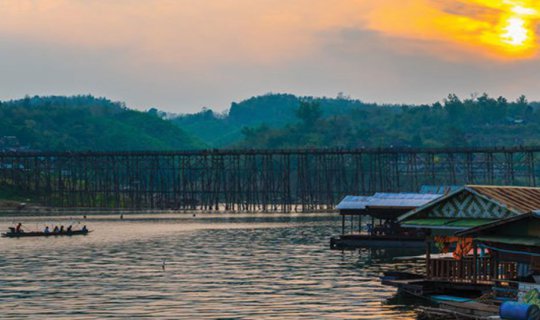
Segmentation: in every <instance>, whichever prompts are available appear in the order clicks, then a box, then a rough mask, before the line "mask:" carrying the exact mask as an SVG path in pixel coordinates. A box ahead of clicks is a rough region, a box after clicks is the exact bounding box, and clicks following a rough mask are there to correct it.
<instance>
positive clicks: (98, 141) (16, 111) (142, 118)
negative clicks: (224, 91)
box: [0, 96, 205, 151]
mask: <svg viewBox="0 0 540 320" xmlns="http://www.w3.org/2000/svg"><path fill="white" fill-rule="evenodd" d="M0 137H1V139H0V148H2V149H8V148H13V147H19V148H20V146H26V147H27V148H30V149H33V150H55V151H61V150H71V151H84V150H92V151H110V150H175V149H176V150H177V149H197V148H203V147H205V145H204V144H203V143H201V142H200V141H199V140H198V139H196V138H193V137H192V136H190V135H189V134H187V133H186V132H184V131H183V130H182V129H181V128H179V127H178V126H176V125H174V124H172V123H171V122H169V121H166V120H163V119H162V118H160V117H159V116H158V115H156V114H155V113H153V112H139V111H134V110H130V109H127V108H126V107H125V105H124V104H122V103H118V102H112V101H110V100H107V99H104V98H95V97H93V96H74V97H58V96H50V97H39V96H35V97H26V98H24V99H21V100H11V101H3V102H0Z"/></svg>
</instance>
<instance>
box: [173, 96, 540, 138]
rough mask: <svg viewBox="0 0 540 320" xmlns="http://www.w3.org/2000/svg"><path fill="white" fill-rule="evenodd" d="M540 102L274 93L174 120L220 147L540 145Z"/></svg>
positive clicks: (450, 97)
mask: <svg viewBox="0 0 540 320" xmlns="http://www.w3.org/2000/svg"><path fill="white" fill-rule="evenodd" d="M538 106H539V105H538V103H529V102H528V101H527V99H526V98H525V97H524V96H522V97H520V98H519V99H518V100H516V101H508V100H507V99H505V98H503V97H499V98H496V99H495V98H492V97H489V96H488V95H487V94H484V95H481V96H474V97H471V98H469V99H464V100H461V99H459V98H458V97H457V96H455V95H449V96H448V97H447V98H446V99H444V100H443V101H442V103H439V102H436V103H433V104H431V105H377V104H367V103H363V102H361V101H358V100H351V99H348V98H346V97H338V98H335V99H331V98H314V97H296V96H293V95H286V94H270V95H265V96H259V97H253V98H250V99H248V100H245V101H242V102H239V103H233V104H232V105H231V108H230V110H229V111H228V112H226V113H223V114H217V113H215V112H214V111H212V110H209V109H205V110H203V111H201V112H199V113H196V114H189V115H181V116H179V117H177V118H174V119H172V120H171V121H172V122H173V123H175V124H177V125H179V126H180V127H182V128H183V129H185V130H186V131H187V132H189V133H190V134H193V135H194V136H196V137H198V138H200V139H201V140H202V141H204V142H205V143H207V144H208V145H209V146H212V147H239V148H336V147H341V148H358V147H392V146H393V147H449V146H471V147H473V146H515V145H540V111H538V110H539V108H538Z"/></svg>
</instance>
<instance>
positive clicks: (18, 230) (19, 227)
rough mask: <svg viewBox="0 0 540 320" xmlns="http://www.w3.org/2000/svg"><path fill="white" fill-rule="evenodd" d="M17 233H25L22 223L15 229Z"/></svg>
mask: <svg viewBox="0 0 540 320" xmlns="http://www.w3.org/2000/svg"><path fill="white" fill-rule="evenodd" d="M15 232H16V233H22V232H24V230H23V229H22V223H20V222H19V224H17V227H15Z"/></svg>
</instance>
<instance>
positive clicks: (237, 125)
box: [171, 94, 399, 148]
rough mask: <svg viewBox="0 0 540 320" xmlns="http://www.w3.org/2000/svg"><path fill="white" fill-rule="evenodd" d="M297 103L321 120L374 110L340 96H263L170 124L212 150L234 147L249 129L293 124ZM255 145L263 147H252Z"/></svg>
mask: <svg viewBox="0 0 540 320" xmlns="http://www.w3.org/2000/svg"><path fill="white" fill-rule="evenodd" d="M301 102H304V103H314V104H317V105H318V106H319V107H320V109H321V112H322V115H323V117H331V116H347V115H348V114H350V113H351V112H357V111H368V110H374V109H375V108H376V107H377V105H375V104H366V103H363V102H361V101H359V100H351V99H348V98H346V97H343V96H341V95H340V96H338V98H314V97H297V96H295V95H292V94H267V95H263V96H258V97H252V98H249V99H247V100H244V101H242V102H238V103H236V102H233V103H232V104H231V107H230V109H229V110H227V111H226V112H224V113H217V112H215V111H213V110H211V109H207V108H204V109H203V110H202V111H201V112H198V113H194V114H184V115H180V116H178V117H175V118H172V119H171V121H172V122H173V123H175V124H177V125H178V126H179V127H181V128H183V129H184V130H186V131H187V132H189V133H191V134H193V135H194V136H197V137H199V138H200V139H201V140H203V141H204V142H205V143H207V144H208V145H210V146H212V147H216V148H219V147H229V146H238V145H239V144H240V143H241V141H243V140H244V138H245V137H246V135H245V133H247V132H250V131H249V130H250V129H252V128H259V127H263V128H283V127H285V126H287V125H292V124H295V123H297V122H298V121H299V118H298V117H297V115H296V111H297V110H298V108H299V107H300V104H301ZM391 109H393V110H394V112H397V111H399V108H398V107H394V108H391V107H388V108H387V110H388V111H390V110H391ZM258 146H260V147H263V145H257V146H254V147H258ZM264 146H266V145H264Z"/></svg>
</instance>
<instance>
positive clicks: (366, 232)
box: [330, 187, 443, 249]
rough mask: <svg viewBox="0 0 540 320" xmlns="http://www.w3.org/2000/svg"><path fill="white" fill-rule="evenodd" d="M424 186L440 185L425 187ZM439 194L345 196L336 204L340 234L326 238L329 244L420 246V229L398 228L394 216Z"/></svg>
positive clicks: (347, 246)
mask: <svg viewBox="0 0 540 320" xmlns="http://www.w3.org/2000/svg"><path fill="white" fill-rule="evenodd" d="M424 190H428V191H435V190H441V189H439V188H431V189H429V188H427V187H426V188H424ZM442 196H443V195H442V194H437V193H376V194H374V195H373V196H370V197H365V196H347V197H345V198H344V199H343V200H342V201H341V202H340V203H339V204H338V206H337V207H336V208H337V209H338V210H339V214H340V215H341V235H340V236H339V237H333V238H332V239H331V240H330V247H331V248H332V249H344V248H359V247H384V248H389V247H422V246H423V245H424V234H423V233H422V232H421V231H417V230H410V229H409V230H407V229H403V228H401V227H400V226H399V224H398V222H397V219H398V217H399V216H401V215H402V214H404V213H406V212H409V211H410V210H412V209H415V208H417V207H420V206H423V205H425V204H427V203H429V202H432V201H434V200H435V199H438V198H440V197H442Z"/></svg>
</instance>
